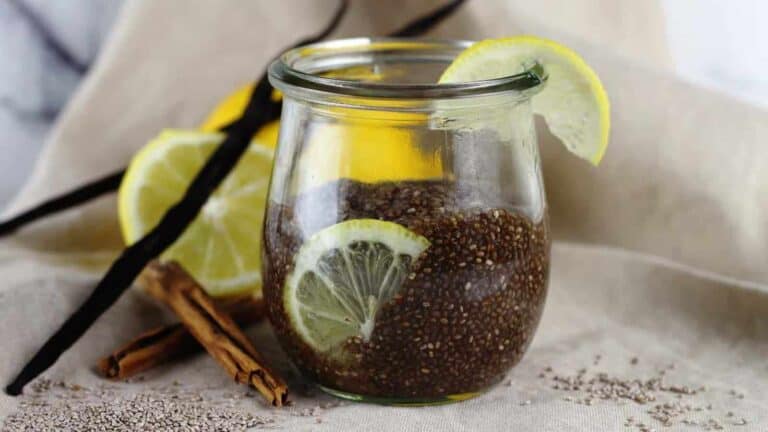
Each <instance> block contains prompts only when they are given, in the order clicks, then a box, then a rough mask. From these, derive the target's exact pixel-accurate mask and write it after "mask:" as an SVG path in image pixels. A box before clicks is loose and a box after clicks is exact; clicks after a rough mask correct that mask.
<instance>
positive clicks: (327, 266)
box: [283, 219, 429, 352]
mask: <svg viewBox="0 0 768 432" xmlns="http://www.w3.org/2000/svg"><path fill="white" fill-rule="evenodd" d="M427 247H429V241H428V240H427V239H426V238H424V237H422V236H420V235H418V234H416V233H414V232H412V231H410V230H408V229H407V228H405V227H403V226H401V225H398V224H396V223H393V222H385V221H380V220H376V219H355V220H349V221H346V222H341V223H339V224H336V225H333V226H330V227H328V228H325V229H324V230H322V231H319V232H317V233H315V234H314V235H313V236H312V237H310V238H309V240H308V241H307V242H306V243H305V244H304V245H303V246H302V247H301V249H300V250H299V252H298V254H297V255H296V261H295V267H294V270H293V272H292V273H291V274H290V275H289V276H288V277H287V278H286V282H285V290H284V294H283V296H284V297H283V301H284V304H285V309H286V311H287V313H288V316H289V318H290V320H291V322H292V324H293V328H294V329H295V330H296V332H297V333H298V334H299V335H300V336H301V337H302V338H303V339H304V341H305V342H307V344H309V345H310V346H312V347H314V348H315V349H317V350H318V351H321V352H325V351H329V350H331V349H332V348H334V347H337V346H339V345H340V344H341V343H343V342H344V341H345V340H347V339H348V338H350V337H355V336H357V337H360V338H361V339H362V340H364V341H368V340H369V339H370V336H371V333H372V332H373V328H374V326H375V319H376V312H377V311H378V310H379V308H380V307H381V305H383V304H385V303H386V302H388V301H389V300H390V299H392V297H393V296H394V295H395V294H396V293H397V292H398V291H399V290H400V286H401V285H402V283H403V280H404V279H405V277H406V276H407V275H408V272H409V269H410V268H411V264H412V263H413V262H414V261H415V260H416V259H417V258H418V257H419V255H420V254H421V253H422V252H424V250H425V249H427Z"/></svg>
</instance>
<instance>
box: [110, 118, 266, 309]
mask: <svg viewBox="0 0 768 432" xmlns="http://www.w3.org/2000/svg"><path fill="white" fill-rule="evenodd" d="M223 139H224V135H223V134H221V133H206V132H197V131H181V130H167V131H163V132H162V133H160V135H159V136H157V137H156V138H155V139H153V140H152V141H150V142H149V143H148V144H147V145H146V146H145V147H144V148H142V149H141V150H140V151H139V152H138V153H137V154H136V156H134V158H133V160H132V161H131V164H130V165H129V167H128V170H127V171H126V174H125V177H124V178H123V182H122V184H121V185H120V190H119V193H118V216H119V221H120V226H121V229H122V232H123V237H124V239H125V241H126V243H128V244H131V243H133V242H135V241H136V240H138V239H140V238H141V237H143V236H144V235H145V234H146V233H147V232H149V231H150V230H151V229H152V228H153V227H154V226H155V225H157V223H158V222H159V221H160V219H161V218H162V216H163V215H164V214H165V212H166V211H167V210H168V209H169V208H170V207H171V206H172V205H173V204H175V203H176V202H178V201H179V200H180V199H181V197H182V196H183V194H184V191H186V189H187V187H188V186H189V183H190V182H191V181H192V179H193V178H194V176H195V175H196V174H197V172H198V171H199V170H200V168H202V166H203V164H204V163H205V161H206V160H207V159H208V157H209V156H210V155H211V153H213V151H214V150H215V149H216V147H217V146H218V144H219V143H221V142H222V140H223ZM272 157H273V151H272V149H271V148H269V147H268V146H266V145H262V144H260V143H259V142H258V141H254V142H252V143H251V145H250V147H249V148H248V151H246V153H245V154H244V155H243V157H242V158H241V159H240V161H239V162H238V164H237V166H236V167H235V168H234V170H233V171H232V172H231V173H230V174H229V176H227V178H226V179H225V180H224V182H223V183H222V184H221V185H220V186H219V188H218V189H217V190H216V191H215V192H214V194H213V195H212V196H211V198H210V199H209V200H208V202H207V203H206V204H205V206H204V207H203V209H202V210H201V212H200V214H199V215H198V216H197V218H195V220H194V221H193V222H192V224H191V225H190V226H189V227H188V228H187V230H186V231H185V232H184V234H182V235H181V237H179V239H178V240H177V241H176V242H175V243H174V244H173V245H171V247H170V248H168V249H167V250H166V251H165V252H164V253H163V255H162V258H163V259H173V260H176V261H178V262H179V263H181V265H183V266H184V268H186V269H187V271H189V272H190V273H191V274H192V275H193V276H194V277H195V278H196V279H197V280H198V281H200V282H201V284H202V285H203V286H204V287H205V289H206V291H207V292H208V294H210V295H212V296H214V297H223V296H235V295H244V294H250V293H253V294H259V293H260V290H261V253H260V245H261V230H262V220H263V217H264V207H265V203H266V197H267V188H268V186H269V177H270V172H271V169H272Z"/></svg>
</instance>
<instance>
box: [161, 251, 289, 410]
mask: <svg viewBox="0 0 768 432" xmlns="http://www.w3.org/2000/svg"><path fill="white" fill-rule="evenodd" d="M146 272H147V275H148V277H147V278H146V281H147V284H146V288H147V292H148V293H149V294H150V295H152V296H153V297H155V298H157V299H158V300H160V301H162V302H163V303H165V304H166V305H167V306H168V307H169V308H170V309H171V310H173V312H174V313H176V315H177V316H178V318H179V320H180V321H181V322H182V323H183V324H184V326H186V328H187V329H188V330H189V332H190V333H191V334H192V336H194V337H195V339H197V341H198V342H199V343H200V345H202V346H203V347H204V348H205V349H206V351H208V353H209V354H210V355H211V356H213V358H214V359H216V361H218V362H219V364H221V365H222V366H223V367H224V369H225V370H226V371H227V372H228V373H229V375H230V376H232V378H234V379H235V381H237V382H239V383H243V384H247V385H250V386H252V387H253V388H255V389H256V390H257V391H258V392H259V393H261V395H262V396H264V398H265V399H266V400H267V401H268V402H269V403H271V404H272V405H274V406H283V405H284V404H285V403H286V402H287V400H288V387H287V385H286V384H285V381H283V379H282V378H281V377H280V376H279V375H277V374H276V373H275V372H274V371H273V370H272V369H271V368H269V367H268V366H266V365H265V362H264V360H263V358H262V356H261V354H259V352H258V351H257V350H256V348H255V347H254V346H253V344H251V342H250V341H249V340H248V338H247V337H246V336H245V334H243V332H242V331H241V330H240V328H239V327H238V326H237V324H235V322H234V320H232V318H231V317H230V316H229V314H227V313H226V312H224V311H223V310H222V309H221V308H220V307H218V306H217V305H216V304H215V303H214V301H213V299H212V298H211V297H210V296H208V294H206V293H205V291H204V290H203V289H202V287H201V286H200V285H199V284H198V283H197V282H196V281H195V280H194V279H193V278H192V276H189V274H187V273H186V272H185V271H184V269H183V268H182V267H181V266H180V265H179V264H177V263H175V262H169V263H160V262H157V261H152V262H151V263H150V264H149V265H148V266H147V268H146Z"/></svg>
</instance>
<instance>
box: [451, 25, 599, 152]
mask: <svg viewBox="0 0 768 432" xmlns="http://www.w3.org/2000/svg"><path fill="white" fill-rule="evenodd" d="M533 62H538V63H540V64H542V65H543V66H544V69H545V70H546V72H547V74H548V79H547V82H546V84H545V86H544V89H543V90H542V91H541V92H540V93H539V94H537V95H534V96H533V98H532V101H531V103H532V106H533V111H534V112H535V113H537V114H541V115H542V116H544V119H545V120H546V122H547V125H548V126H549V129H550V130H551V131H552V133H553V134H554V135H555V136H556V137H558V138H559V139H560V140H561V141H562V143H563V144H564V145H565V147H566V148H567V149H568V150H569V151H570V152H572V153H573V154H575V155H576V156H579V157H581V158H583V159H586V160H588V161H590V162H591V163H592V164H594V165H597V164H599V163H600V160H601V159H602V158H603V155H604V154H605V150H606V148H607V147H608V136H609V131H610V124H611V121H610V120H611V115H610V111H611V110H610V103H609V102H608V95H607V94H606V92H605V88H603V85H602V83H601V82H600V78H598V76H597V74H596V73H595V72H594V71H593V70H592V68H591V67H589V65H588V64H587V63H586V62H585V61H584V59H583V58H581V57H580V56H579V55H578V54H576V53H575V52H574V51H573V50H571V49H570V48H568V47H565V46H563V45H560V44H558V43H556V42H553V41H550V40H547V39H542V38H539V37H536V36H516V37H510V38H503V39H488V40H484V41H481V42H478V43H475V44H473V45H472V46H470V47H469V48H467V49H466V50H464V51H463V52H462V53H461V54H459V55H458V56H457V57H456V59H454V61H453V62H452V63H451V64H450V66H448V68H447V69H446V70H445V72H443V75H442V76H441V77H440V81H439V82H440V83H460V82H469V81H479V80H487V79H493V78H501V77H505V76H510V75H515V74H518V73H521V72H523V71H524V70H526V68H527V67H528V66H530V65H531V64H532V63H533Z"/></svg>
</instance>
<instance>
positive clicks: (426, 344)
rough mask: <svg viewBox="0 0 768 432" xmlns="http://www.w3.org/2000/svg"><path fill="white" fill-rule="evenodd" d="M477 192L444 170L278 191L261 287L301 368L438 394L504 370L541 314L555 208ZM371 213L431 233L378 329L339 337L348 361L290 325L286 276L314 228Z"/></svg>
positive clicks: (374, 386)
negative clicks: (525, 209)
mask: <svg viewBox="0 0 768 432" xmlns="http://www.w3.org/2000/svg"><path fill="white" fill-rule="evenodd" d="M478 193H481V192H478V191H477V190H473V191H465V190H462V189H461V188H458V187H457V186H456V185H455V184H453V183H450V182H447V181H422V182H398V183H379V184H375V185H374V184H365V183H359V182H355V181H351V180H341V181H338V182H334V183H330V184H326V185H324V186H321V187H320V188H318V189H315V190H312V191H308V192H306V193H304V194H301V195H299V196H298V197H296V198H294V199H292V200H291V201H289V202H286V203H285V204H283V205H279V204H276V203H270V205H269V208H268V211H267V218H266V221H265V229H264V242H265V247H264V259H263V261H264V265H265V272H264V275H265V279H264V294H265V299H266V301H267V306H268V313H269V317H270V320H271V322H272V324H273V327H274V329H275V331H276V334H277V335H278V339H279V340H280V342H281V344H282V346H283V347H284V348H285V350H286V351H287V352H288V353H289V354H290V357H291V358H292V360H293V361H294V362H295V363H296V365H297V366H298V367H299V369H300V370H302V372H304V374H306V375H307V376H309V377H310V378H311V379H313V380H314V381H316V382H318V383H320V384H321V385H323V386H325V387H329V388H332V389H336V390H341V391H344V392H349V393H354V394H359V395H367V396H376V397H391V398H439V397H444V396H448V395H451V394H457V393H467V392H476V391H481V390H483V389H485V388H487V387H489V386H491V385H492V384H495V383H497V382H499V381H500V380H502V378H503V377H504V374H505V373H506V372H507V370H509V368H511V367H512V366H514V365H515V364H517V363H518V362H519V360H520V358H521V357H522V355H523V353H524V352H525V351H526V349H527V347H528V345H529V344H530V342H531V339H532V337H533V334H534V332H535V330H536V327H537V325H538V322H539V318H540V317H541V313H542V308H543V305H544V300H545V297H546V292H547V279H548V274H549V244H550V240H549V233H548V227H547V222H546V218H544V219H543V220H541V221H539V222H533V221H531V220H530V219H529V218H528V217H526V216H524V215H522V214H520V213H516V212H512V211H510V210H508V209H504V208H471V207H470V208H468V206H467V205H465V202H467V201H469V200H470V198H471V199H472V201H473V202H477V197H478ZM480 202H483V200H482V199H481V200H480ZM489 202H492V201H490V199H489ZM362 218H373V219H379V220H386V221H391V222H395V223H398V224H400V225H402V226H404V227H406V228H408V229H410V230H411V231H414V232H416V233H417V234H420V235H422V236H424V237H426V238H427V239H428V240H429V241H430V243H431V245H430V247H429V248H428V249H427V250H426V251H425V252H424V253H423V254H422V255H421V256H420V257H419V258H418V259H417V260H416V261H414V262H413V263H412V267H411V273H410V274H409V276H408V277H406V278H405V280H404V282H403V284H402V286H401V288H400V291H399V293H398V295H396V296H394V297H393V299H392V300H391V301H389V302H388V303H386V304H383V305H381V306H380V309H379V311H378V313H377V315H376V319H375V327H374V329H373V332H372V334H371V337H370V340H369V341H367V342H366V341H363V340H362V339H361V338H359V337H353V338H349V339H348V340H347V341H346V342H345V343H344V344H343V346H342V347H341V349H343V350H344V351H345V352H346V353H348V354H349V355H348V356H345V357H344V361H340V360H338V357H331V356H328V355H324V354H323V353H318V352H315V351H314V350H313V349H312V348H311V347H309V346H308V345H307V344H306V343H305V342H304V341H303V340H302V338H301V337H300V336H299V335H298V334H296V332H295V331H294V330H293V329H292V327H291V325H290V322H289V320H288V317H287V315H286V312H285V310H284V306H283V300H282V299H283V295H282V291H283V284H284V282H285V279H286V277H287V275H289V274H290V272H291V271H292V269H293V260H294V256H295V255H296V253H297V251H298V249H299V248H300V247H301V245H302V243H303V241H304V240H305V239H306V238H308V237H309V236H310V235H312V234H313V233H315V232H317V231H319V230H321V229H323V228H325V227H327V226H330V225H333V224H335V223H338V222H341V221H345V220H350V219H362ZM427 305H428V306H427Z"/></svg>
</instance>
